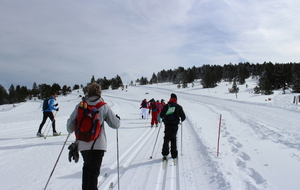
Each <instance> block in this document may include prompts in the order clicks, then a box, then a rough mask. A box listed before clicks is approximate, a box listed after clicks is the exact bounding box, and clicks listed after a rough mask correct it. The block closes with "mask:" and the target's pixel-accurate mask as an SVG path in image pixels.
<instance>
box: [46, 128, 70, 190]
mask: <svg viewBox="0 0 300 190" xmlns="http://www.w3.org/2000/svg"><path fill="white" fill-rule="evenodd" d="M70 134H71V133H69V134H68V136H67V138H66V140H65V142H64V145H63V147H62V149H61V151H60V153H59V155H58V158H57V160H56V162H55V164H54V167H53V169H52V172H51V174H50V176H49V178H48V181H47V183H46V186H45V188H44V190H46V188H47V186H48V183H49V181H50V179H51V177H52V174H53V172H54V170H55V168H56V165H57V163H58V161H59V158H60V156H61V153H62V152H63V150H64V148H65V145H66V143H67V140H68V138H69V137H70Z"/></svg>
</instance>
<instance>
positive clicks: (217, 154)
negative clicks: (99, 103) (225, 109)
mask: <svg viewBox="0 0 300 190" xmlns="http://www.w3.org/2000/svg"><path fill="white" fill-rule="evenodd" d="M221 121H222V114H220V121H219V130H218V145H217V156H219V147H220V131H221Z"/></svg>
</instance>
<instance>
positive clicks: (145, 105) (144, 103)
mask: <svg viewBox="0 0 300 190" xmlns="http://www.w3.org/2000/svg"><path fill="white" fill-rule="evenodd" d="M140 108H141V109H142V119H147V109H148V102H147V99H144V100H143V101H142V103H141V107H140Z"/></svg>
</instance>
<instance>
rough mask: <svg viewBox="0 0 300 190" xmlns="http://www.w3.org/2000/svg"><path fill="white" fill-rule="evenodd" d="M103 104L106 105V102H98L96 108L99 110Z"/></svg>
mask: <svg viewBox="0 0 300 190" xmlns="http://www.w3.org/2000/svg"><path fill="white" fill-rule="evenodd" d="M104 104H106V102H103V101H100V102H98V104H96V106H95V107H96V108H97V109H99V108H100V107H101V106H103V105H104Z"/></svg>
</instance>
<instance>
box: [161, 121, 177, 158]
mask: <svg viewBox="0 0 300 190" xmlns="http://www.w3.org/2000/svg"><path fill="white" fill-rule="evenodd" d="M177 131H178V125H174V124H173V125H169V124H165V136H164V144H163V148H162V152H161V153H162V155H163V156H167V155H168V154H169V143H170V142H171V156H172V158H177V155H178V151H177V138H176V136H177Z"/></svg>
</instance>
